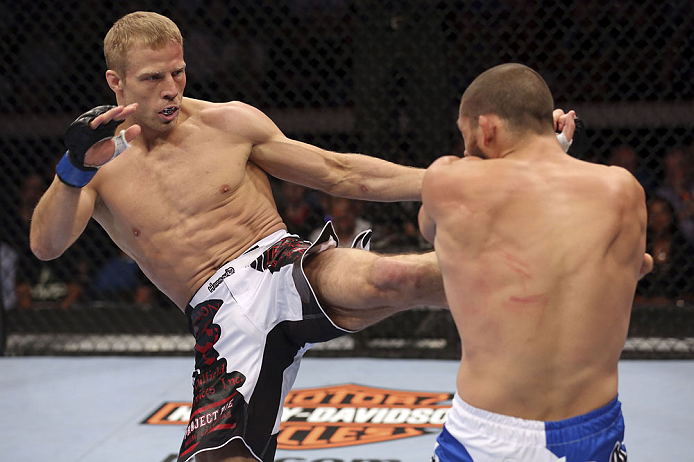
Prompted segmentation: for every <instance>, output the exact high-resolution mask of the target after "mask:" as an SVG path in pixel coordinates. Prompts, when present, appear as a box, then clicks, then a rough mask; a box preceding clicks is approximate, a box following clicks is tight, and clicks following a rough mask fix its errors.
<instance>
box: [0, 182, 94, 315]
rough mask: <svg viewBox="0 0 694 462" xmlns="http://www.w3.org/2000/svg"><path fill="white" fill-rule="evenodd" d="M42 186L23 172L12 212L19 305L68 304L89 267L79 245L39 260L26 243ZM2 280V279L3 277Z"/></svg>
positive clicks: (79, 289) (78, 292)
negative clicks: (16, 202) (62, 253)
mask: <svg viewBox="0 0 694 462" xmlns="http://www.w3.org/2000/svg"><path fill="white" fill-rule="evenodd" d="M44 190H45V182H44V180H43V178H42V177H41V176H40V175H38V174H37V173H31V174H28V175H27V176H26V178H25V179H24V183H23V185H22V187H21V189H20V197H19V201H18V206H17V209H16V210H15V213H14V214H11V218H10V227H11V228H12V229H13V231H14V233H13V239H12V242H11V245H12V247H13V250H14V251H15V252H16V257H17V258H16V272H15V277H16V280H15V287H16V291H15V296H16V305H17V306H18V307H19V308H53V307H56V306H60V307H61V308H68V307H70V306H72V305H74V304H75V303H76V302H77V301H78V300H79V299H80V297H81V296H82V294H83V291H84V283H85V279H86V277H87V272H88V267H87V265H86V263H85V262H84V260H83V259H82V258H81V256H80V249H79V247H75V246H73V247H74V248H71V249H70V250H69V251H68V252H66V253H65V254H64V255H63V256H62V257H60V258H58V259H56V260H52V261H47V262H44V261H41V260H38V259H37V258H36V257H35V256H34V254H33V253H32V252H31V249H30V247H29V224H30V220H31V215H32V213H33V210H34V207H35V205H36V203H37V202H38V200H39V198H40V197H41V195H42V194H43V191H44ZM3 284H4V281H3Z"/></svg>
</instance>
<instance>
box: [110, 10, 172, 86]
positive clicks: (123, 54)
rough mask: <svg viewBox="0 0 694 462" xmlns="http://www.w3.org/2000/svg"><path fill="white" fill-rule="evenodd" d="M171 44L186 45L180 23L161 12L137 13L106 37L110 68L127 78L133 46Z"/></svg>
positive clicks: (124, 19) (125, 19) (129, 15)
mask: <svg viewBox="0 0 694 462" xmlns="http://www.w3.org/2000/svg"><path fill="white" fill-rule="evenodd" d="M168 42H174V43H177V44H179V45H181V46H183V37H182V36H181V31H180V30H179V29H178V26H177V25H176V23H174V22H173V21H172V20H170V19H169V18H167V17H166V16H162V15H160V14H158V13H152V12H150V11H135V12H134V13H129V14H126V15H125V16H123V17H122V18H120V19H119V20H118V21H116V22H115V23H114V24H113V26H111V29H110V30H109V31H108V33H107V34H106V37H105V38H104V57H105V58H106V66H107V67H108V68H109V69H111V70H114V71H115V72H116V73H117V74H119V75H120V76H121V77H125V71H126V67H127V59H126V58H127V54H128V51H129V50H130V47H131V46H133V45H135V44H137V45H146V46H150V47H155V48H156V47H160V46H163V45H165V44H166V43H168Z"/></svg>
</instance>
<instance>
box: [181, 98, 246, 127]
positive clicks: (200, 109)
mask: <svg viewBox="0 0 694 462" xmlns="http://www.w3.org/2000/svg"><path fill="white" fill-rule="evenodd" d="M183 104H184V105H185V108H186V111H187V112H188V113H189V114H190V116H191V117H196V118H200V119H201V120H203V121H205V122H215V121H218V120H219V118H220V117H223V118H227V117H243V116H249V115H250V114H251V113H252V112H253V111H257V109H255V108H254V107H253V106H251V105H250V104H246V103H242V102H241V101H228V102H224V103H215V102H211V101H205V100H200V99H193V98H184V99H183Z"/></svg>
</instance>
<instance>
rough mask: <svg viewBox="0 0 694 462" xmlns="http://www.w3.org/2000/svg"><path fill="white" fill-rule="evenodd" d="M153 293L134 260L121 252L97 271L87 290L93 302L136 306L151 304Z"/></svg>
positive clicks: (152, 288)
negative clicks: (126, 303) (132, 304)
mask: <svg viewBox="0 0 694 462" xmlns="http://www.w3.org/2000/svg"><path fill="white" fill-rule="evenodd" d="M155 291H156V289H155V288H154V287H153V286H152V284H151V283H150V282H149V281H148V280H147V278H146V277H145V275H144V274H143V273H142V271H141V270H140V267H139V266H137V263H135V260H133V259H132V258H130V257H129V256H128V255H127V254H126V253H125V252H123V251H121V250H119V251H118V254H117V255H116V256H114V257H112V258H111V259H109V260H107V261H106V263H105V264H104V265H103V266H102V267H101V268H100V269H99V271H98V272H97V274H96V276H95V277H94V279H93V281H92V282H91V283H90V284H89V289H88V292H89V295H90V298H91V299H94V300H100V301H111V302H128V303H135V304H138V305H149V304H151V303H152V301H153V298H154V296H155Z"/></svg>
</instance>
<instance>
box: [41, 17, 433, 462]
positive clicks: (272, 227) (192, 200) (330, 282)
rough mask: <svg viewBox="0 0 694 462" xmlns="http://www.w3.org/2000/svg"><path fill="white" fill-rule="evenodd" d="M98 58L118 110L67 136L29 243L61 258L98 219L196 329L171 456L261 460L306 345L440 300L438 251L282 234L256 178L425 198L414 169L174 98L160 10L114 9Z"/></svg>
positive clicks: (174, 31) (239, 112)
mask: <svg viewBox="0 0 694 462" xmlns="http://www.w3.org/2000/svg"><path fill="white" fill-rule="evenodd" d="M104 54H105V57H106V63H107V66H108V69H109V70H108V71H107V72H106V80H107V82H108V85H109V86H110V87H111V89H112V90H113V91H114V93H115V95H116V100H117V103H118V106H117V107H108V106H102V107H98V108H95V109H93V110H92V111H89V112H88V113H86V114H84V115H83V116H81V117H80V118H78V119H77V120H76V121H75V122H74V123H73V124H72V125H71V126H70V128H69V129H68V131H67V132H66V144H67V145H68V148H69V153H66V155H65V156H64V157H63V159H62V160H61V161H60V163H59V164H58V167H57V176H56V178H55V179H54V181H53V183H52V184H51V186H50V188H49V189H48V190H47V191H46V193H45V195H44V196H43V198H42V199H41V201H40V202H39V203H38V205H37V207H36V209H35V211H34V215H33V219H32V222H31V248H32V250H33V252H34V253H35V254H36V256H37V257H38V258H40V259H42V260H49V259H53V258H56V257H58V256H60V255H61V254H62V253H63V252H64V251H65V250H66V249H67V248H68V247H69V246H70V245H71V244H72V243H73V242H74V241H75V240H76V239H77V238H78V236H79V235H80V234H81V233H82V232H83V231H84V229H85V227H86V225H87V223H88V221H89V219H90V217H94V218H95V219H96V220H97V221H98V222H99V223H100V225H101V226H102V227H103V228H104V229H105V230H106V231H107V232H108V234H109V235H110V237H111V238H112V239H113V240H114V242H115V243H116V244H117V245H118V246H119V247H120V248H121V249H122V250H123V251H124V252H126V253H127V254H128V255H130V256H131V257H132V258H133V259H135V261H137V263H138V265H139V266H140V268H141V269H142V270H143V272H144V273H145V274H146V275H147V276H148V277H149V279H151V280H152V282H153V283H154V284H155V285H156V286H157V287H158V288H159V289H160V290H161V291H162V292H163V293H165V294H166V295H167V296H168V297H169V298H171V300H173V301H174V302H175V303H176V304H177V305H178V306H179V307H180V308H181V310H183V311H185V312H186V314H187V316H188V320H189V328H190V330H191V332H192V333H193V334H194V335H195V337H196V347H195V349H196V364H195V372H194V380H193V384H194V397H193V411H192V415H191V420H190V424H189V426H188V427H187V429H186V432H185V438H184V441H183V444H182V447H181V451H180V454H179V460H180V461H186V460H191V459H192V458H193V457H195V456H196V455H197V460H198V461H220V460H225V461H231V460H233V461H241V460H243V461H256V460H262V461H272V460H273V456H274V453H275V447H276V436H275V435H276V434H277V432H278V429H279V421H280V412H281V410H282V404H283V401H284V397H285V396H286V394H287V393H288V391H289V389H290V388H291V386H292V384H293V382H294V378H295V376H296V373H297V370H298V367H299V362H300V360H301V357H302V355H303V353H304V352H305V351H306V350H307V349H308V348H309V347H310V346H311V345H310V344H311V343H314V342H320V341H325V340H328V339H331V338H334V337H337V336H339V335H342V334H344V333H346V332H351V331H355V330H359V329H363V328H364V327H366V326H369V325H371V324H373V323H375V322H377V321H379V320H381V319H383V318H384V317H386V316H388V315H390V314H392V313H395V312H397V311H401V310H404V309H407V308H409V307H412V306H417V305H445V303H446V302H445V298H444V293H443V283H442V280H441V274H440V271H439V269H438V265H437V263H436V256H435V255H434V253H433V252H430V253H429V254H422V255H400V256H387V257H386V256H379V255H376V254H374V253H370V252H366V251H363V250H357V249H350V248H334V247H335V246H336V243H337V242H336V241H337V237H336V236H335V234H334V232H333V230H332V228H331V226H330V225H328V226H326V228H325V229H324V230H323V233H322V234H321V236H320V237H319V238H318V239H317V240H316V242H314V243H313V244H311V243H310V242H305V241H303V240H301V239H299V238H298V237H296V236H292V235H289V234H288V233H287V232H286V227H285V225H284V223H283V222H282V219H281V217H280V215H279V214H278V212H277V209H276V207H275V203H274V200H273V197H272V194H271V191H270V184H269V182H268V178H267V174H271V175H274V176H276V177H278V178H281V179H283V180H287V181H291V182H295V183H299V184H302V185H305V186H308V187H311V188H317V189H320V190H323V191H325V192H327V193H330V194H333V195H338V196H344V197H349V198H354V199H365V200H377V201H396V200H420V198H421V196H420V191H421V182H422V178H423V175H424V170H423V169H415V168H409V167H404V166H399V165H396V164H392V163H388V162H385V161H383V160H380V159H376V158H372V157H367V156H363V155H358V154H338V153H334V152H327V151H325V150H322V149H319V148H317V147H314V146H310V145H308V144H304V143H301V142H298V141H293V140H290V139H288V138H286V137H285V136H284V135H283V134H282V132H281V131H280V130H279V129H278V128H277V127H276V126H275V124H274V123H273V122H272V121H271V120H270V119H269V118H267V117H266V116H265V115H264V114H263V113H261V112H260V111H259V110H257V109H255V108H253V107H251V106H248V105H246V104H243V103H240V102H230V103H225V104H215V103H210V102H206V101H198V100H193V99H189V98H184V97H183V90H184V88H185V85H186V73H185V67H186V64H185V62H184V59H183V48H182V39H181V34H180V32H179V29H178V27H177V26H176V25H175V24H174V23H173V22H172V21H171V20H169V19H168V18H166V17H164V16H161V15H158V14H155V13H145V12H137V13H132V14H129V15H126V16H125V17H123V18H121V19H120V20H118V21H117V22H116V23H115V24H114V25H113V27H112V28H111V30H110V31H109V32H108V34H107V35H106V38H105V40H104ZM116 127H117V128H118V132H119V133H120V135H118V136H116V137H114V138H112V139H111V137H112V135H113V134H114V133H115V131H116ZM100 140H101V141H100ZM121 152H122V154H121V155H119V156H118V157H116V158H114V157H115V156H114V154H116V155H117V154H120V153H121ZM367 240H368V235H362V239H361V240H360V241H359V242H360V243H361V244H362V245H363V244H364V243H365V242H366V241H367ZM309 255H310V257H309ZM309 281H310V285H309Z"/></svg>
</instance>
